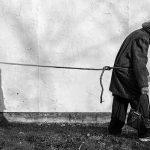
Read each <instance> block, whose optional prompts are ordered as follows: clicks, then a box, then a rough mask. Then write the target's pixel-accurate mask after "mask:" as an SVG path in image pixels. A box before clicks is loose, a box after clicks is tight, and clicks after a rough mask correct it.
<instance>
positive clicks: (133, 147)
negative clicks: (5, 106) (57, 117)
mask: <svg viewBox="0 0 150 150" xmlns="http://www.w3.org/2000/svg"><path fill="white" fill-rule="evenodd" d="M107 126H108V123H103V124H64V123H63V124H62V123H61V124H60V123H59V124H55V123H52V124H41V125H38V124H34V123H32V124H22V123H11V124H10V125H9V127H8V128H0V150H101V149H103V150H149V149H150V143H142V142H140V141H139V140H138V137H137V133H136V131H134V130H133V129H131V128H129V127H127V126H126V127H125V128H124V129H123V133H122V135H121V136H120V137H114V136H111V135H109V134H108V132H107Z"/></svg>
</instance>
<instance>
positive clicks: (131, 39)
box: [108, 22, 150, 141]
mask: <svg viewBox="0 0 150 150" xmlns="http://www.w3.org/2000/svg"><path fill="white" fill-rule="evenodd" d="M149 44H150V22H146V23H143V24H142V28H141V29H138V30H136V31H134V32H132V33H131V34H129V35H128V36H127V38H126V39H125V40H124V42H123V44H122V46H121V47H120V50H119V52H118V54H117V56H116V59H115V63H114V67H123V68H126V69H114V70H113V72H112V77H111V83H110V91H111V92H112V94H113V104H112V114H111V121H110V124H109V127H108V131H109V133H110V134H113V135H120V134H121V131H122V127H123V126H124V124H125V120H126V114H127V108H128V104H130V105H131V108H133V109H136V108H137V105H138V102H139V100H140V112H141V114H142V115H143V117H144V118H145V120H148V119H149V97H148V93H149V89H148V75H149V72H148V70H147V67H146V65H147V61H148V57H147V55H148V48H149ZM138 136H139V138H140V140H141V141H150V131H149V129H148V128H147V127H146V126H145V125H143V124H141V126H140V130H139V131H138Z"/></svg>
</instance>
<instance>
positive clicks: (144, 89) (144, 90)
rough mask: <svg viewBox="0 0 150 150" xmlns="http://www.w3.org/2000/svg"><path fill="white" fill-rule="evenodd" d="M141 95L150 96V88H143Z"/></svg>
mask: <svg viewBox="0 0 150 150" xmlns="http://www.w3.org/2000/svg"><path fill="white" fill-rule="evenodd" d="M141 93H142V94H146V95H148V94H149V89H148V87H143V88H141Z"/></svg>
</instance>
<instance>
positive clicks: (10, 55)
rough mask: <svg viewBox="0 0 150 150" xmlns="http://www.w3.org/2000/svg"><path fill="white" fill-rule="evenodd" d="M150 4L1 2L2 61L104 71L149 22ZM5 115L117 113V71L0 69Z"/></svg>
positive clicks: (50, 0) (84, 0)
mask: <svg viewBox="0 0 150 150" xmlns="http://www.w3.org/2000/svg"><path fill="white" fill-rule="evenodd" d="M149 3H150V2H149V1H148V0H145V1H144V2H142V1H140V0H127V1H124V0H45V1H43V0H26V1H25V0H1V1H0V22H1V23H0V33H1V34H0V61H5V62H19V63H31V64H41V65H58V66H73V67H94V68H102V67H103V66H105V65H110V66H112V65H113V62H114V59H115V56H116V53H117V51H118V49H119V47H120V45H121V43H122V41H123V40H124V38H125V36H126V35H127V34H128V33H129V32H131V31H132V30H134V29H137V28H139V27H140V26H141V23H142V22H144V21H147V19H148V18H149V14H150V13H149V7H148V6H149ZM0 68H1V70H2V73H1V76H2V89H3V94H4V102H5V107H6V110H5V111H10V112H11V111H12V112H14V111H15V112H16V111H18V112H22V111H27V112H28V111H31V112H32V111H40V112H87V111H88V112H89V111H90V112H92V111H94V112H95V111H96V112H101V111H111V103H112V96H111V93H110V92H109V90H108V88H109V82H110V76H111V72H106V73H105V74H104V78H103V83H104V88H105V91H104V101H105V102H104V103H103V104H100V103H99V96H100V91H101V88H100V85H99V76H100V73H101V72H98V71H79V70H63V69H49V68H35V67H22V66H9V65H0Z"/></svg>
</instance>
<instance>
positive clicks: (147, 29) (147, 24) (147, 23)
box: [142, 21, 150, 33]
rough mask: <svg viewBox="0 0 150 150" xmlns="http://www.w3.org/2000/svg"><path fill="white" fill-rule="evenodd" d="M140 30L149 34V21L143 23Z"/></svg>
mask: <svg viewBox="0 0 150 150" xmlns="http://www.w3.org/2000/svg"><path fill="white" fill-rule="evenodd" d="M142 28H143V29H145V30H146V31H148V32H149V33H150V21H147V22H144V23H143V24H142Z"/></svg>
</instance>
